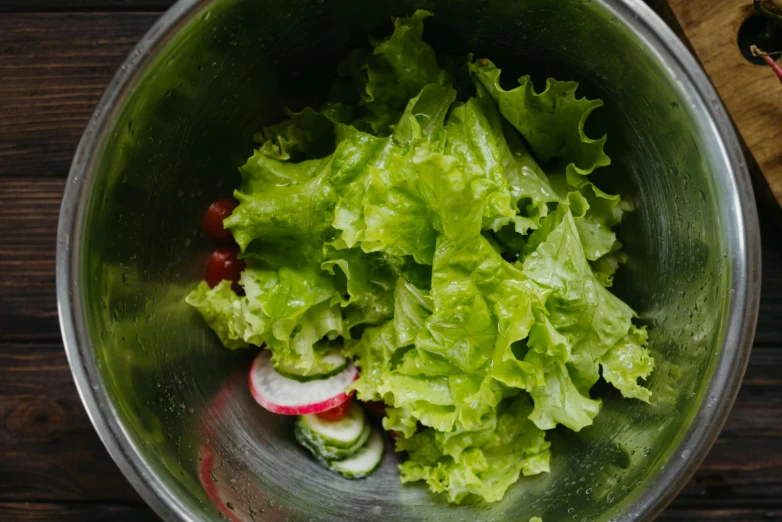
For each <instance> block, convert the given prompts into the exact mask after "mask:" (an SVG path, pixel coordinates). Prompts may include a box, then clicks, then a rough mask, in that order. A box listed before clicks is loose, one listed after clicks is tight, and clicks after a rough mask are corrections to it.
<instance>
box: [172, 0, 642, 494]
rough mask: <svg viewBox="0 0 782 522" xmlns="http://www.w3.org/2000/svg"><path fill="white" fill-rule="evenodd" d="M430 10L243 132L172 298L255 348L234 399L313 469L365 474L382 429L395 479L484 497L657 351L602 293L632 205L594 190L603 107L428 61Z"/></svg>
mask: <svg viewBox="0 0 782 522" xmlns="http://www.w3.org/2000/svg"><path fill="white" fill-rule="evenodd" d="M430 16H432V15H431V13H429V12H427V11H420V10H419V11H416V12H415V13H413V15H412V16H410V17H409V18H398V19H396V20H394V31H393V33H392V34H391V35H390V36H389V37H387V38H386V39H384V40H375V39H373V40H372V46H371V47H367V48H362V49H357V50H355V51H352V52H350V53H349V54H348V55H347V56H346V57H345V59H344V60H343V61H342V62H341V63H340V64H339V67H338V70H337V77H336V79H335V80H334V83H333V87H332V89H331V93H330V95H329V97H328V100H327V101H326V102H325V103H323V104H322V105H320V107H318V108H312V107H308V108H305V109H304V110H302V111H300V112H293V111H286V116H287V119H285V120H284V121H281V122H280V123H277V124H276V125H272V126H270V127H266V128H264V129H262V130H261V131H260V132H259V133H258V134H257V135H256V136H255V138H256V141H257V142H258V143H259V144H260V146H259V148H258V149H257V150H256V151H255V153H254V154H253V156H252V157H251V158H250V159H249V160H248V161H247V163H246V164H245V165H244V166H242V167H241V168H240V172H241V175H242V180H243V181H242V184H241V186H240V187H239V188H238V189H237V190H236V191H235V192H234V197H235V201H234V200H222V201H218V202H216V203H215V204H214V205H212V207H211V208H210V209H209V211H208V212H207V217H206V223H205V228H206V231H207V233H208V234H209V235H210V236H211V237H212V238H213V239H214V240H215V241H217V242H218V243H221V244H224V246H221V247H219V248H218V249H217V250H216V251H215V252H214V254H213V255H212V257H211V259H210V260H209V263H208V266H207V272H206V280H205V281H203V282H201V283H200V284H199V285H198V287H197V288H195V289H194V290H193V291H192V292H191V293H190V294H189V295H188V296H187V302H188V303H189V304H191V305H192V306H193V307H195V308H196V309H197V310H198V311H199V312H200V313H201V315H202V316H203V318H204V320H205V321H206V322H207V323H208V324H209V326H210V327H211V328H212V329H213V330H214V332H215V333H216V334H217V336H218V337H219V338H220V340H221V341H222V343H223V344H224V345H225V346H226V347H227V348H229V349H253V350H258V351H259V354H258V356H257V358H256V359H255V361H254V363H253V364H252V368H251V370H250V376H249V383H250V388H251V392H252V394H253V397H254V398H255V399H256V400H257V402H258V403H259V404H260V405H261V406H262V407H264V408H266V409H267V410H269V411H271V412H274V413H278V414H281V415H292V416H296V418H295V421H294V422H293V430H292V431H293V433H294V435H295V437H296V440H297V441H299V443H300V444H301V445H302V446H303V448H306V450H308V451H309V452H310V453H311V454H312V455H313V456H314V458H315V459H317V461H319V462H320V463H322V465H323V466H325V467H326V468H328V469H330V470H333V471H334V472H335V473H337V474H339V475H342V476H344V477H347V478H360V477H365V476H367V475H368V474H370V473H371V472H372V471H373V470H374V469H375V468H377V466H378V465H379V464H380V462H381V460H382V458H383V453H384V447H385V442H384V440H385V437H386V436H390V437H391V438H393V439H395V449H396V451H397V452H400V453H405V454H406V458H405V459H404V461H403V463H402V464H400V465H399V473H400V478H401V480H402V482H412V481H425V482H426V483H427V484H428V485H429V487H430V489H431V490H432V491H434V492H437V493H442V494H443V495H444V496H445V497H446V498H447V499H448V500H449V501H450V502H456V503H458V502H461V501H463V500H465V499H467V498H471V499H472V500H478V499H483V500H485V501H488V502H495V501H499V500H500V499H502V498H503V496H504V494H505V492H506V490H507V489H508V487H510V486H511V485H512V484H514V483H515V482H516V481H518V480H519V477H520V475H524V476H528V475H535V474H538V473H544V472H547V471H548V470H549V457H550V444H549V442H548V441H547V440H546V431H547V430H551V429H554V428H555V427H557V426H559V425H562V426H564V427H566V428H568V429H571V430H575V431H578V430H581V429H583V428H585V427H587V426H589V425H590V424H592V421H593V419H594V418H595V416H596V415H597V414H598V412H599V411H600V406H601V401H600V400H599V399H595V398H592V397H590V389H591V388H592V386H593V385H594V384H595V383H596V382H597V381H598V380H599V379H601V378H602V379H603V380H605V381H606V382H607V383H610V384H611V385H613V386H614V387H615V388H617V389H618V390H619V391H620V392H621V394H622V395H623V396H625V397H627V398H629V399H638V400H640V401H644V402H649V399H650V396H651V392H650V391H649V390H648V389H647V388H646V387H644V385H643V383H642V382H640V381H641V380H643V379H646V378H647V377H648V376H649V375H650V373H651V372H652V369H653V368H654V362H653V359H652V357H651V356H650V355H649V353H648V351H647V350H646V348H645V345H646V339H647V333H646V330H645V329H644V328H643V327H641V326H637V325H636V324H634V319H635V313H634V312H633V310H632V309H631V308H630V307H629V306H628V305H627V304H625V303H624V302H622V301H621V300H620V299H619V298H617V297H616V296H614V295H613V294H612V293H611V291H610V290H609V288H610V287H611V284H612V280H613V276H614V273H615V271H616V270H617V268H618V267H619V266H620V265H621V264H622V263H623V262H625V260H626V257H625V255H624V254H623V253H622V252H621V244H620V243H619V241H618V240H617V238H616V235H615V233H614V231H613V229H614V228H615V227H616V225H617V224H619V222H620V221H621V220H622V216H623V214H624V213H625V212H627V211H629V210H632V206H631V204H630V202H629V201H627V200H625V199H622V198H621V197H620V196H618V195H613V194H607V193H605V192H603V191H602V190H600V189H599V188H597V187H596V186H595V185H594V184H593V183H591V182H590V181H589V175H590V174H591V173H592V172H593V171H594V170H595V169H596V168H599V167H602V166H605V165H608V164H609V163H610V160H609V158H608V157H607V156H606V154H605V153H604V152H603V146H604V143H605V140H606V138H605V137H603V138H600V139H591V138H589V137H587V135H586V134H585V132H584V124H585V122H586V120H587V117H588V116H589V114H590V113H591V112H592V111H593V110H594V109H595V108H597V107H600V106H601V105H602V102H601V101H600V100H587V99H585V98H578V97H576V88H577V86H578V85H577V84H576V83H575V82H569V81H557V80H553V79H549V80H548V81H547V83H546V85H545V88H544V89H543V90H542V91H540V92H537V91H536V90H535V88H534V87H533V83H532V81H531V79H530V78H529V76H523V77H521V78H519V79H518V81H516V82H512V81H511V80H510V79H509V78H504V77H503V78H502V79H501V73H500V70H499V69H498V68H497V67H496V66H495V65H494V64H493V63H492V62H491V61H489V60H488V59H485V58H479V59H473V57H472V56H467V57H462V58H453V57H448V56H445V55H441V54H438V53H436V52H435V51H434V50H433V49H432V47H431V46H429V45H428V44H427V43H426V42H424V40H423V38H422V36H423V29H424V20H425V19H426V18H428V17H430ZM501 80H502V81H501ZM511 84H513V85H514V86H513V87H512V88H510V89H506V88H505V87H504V86H508V85H511ZM372 416H379V417H380V418H382V428H383V430H381V429H379V427H378V426H379V424H380V422H376V421H371V420H370V418H371V417H372ZM384 432H385V433H384Z"/></svg>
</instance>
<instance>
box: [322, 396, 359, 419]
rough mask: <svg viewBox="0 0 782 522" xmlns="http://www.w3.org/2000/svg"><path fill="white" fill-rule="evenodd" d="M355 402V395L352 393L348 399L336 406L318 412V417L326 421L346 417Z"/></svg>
mask: <svg viewBox="0 0 782 522" xmlns="http://www.w3.org/2000/svg"><path fill="white" fill-rule="evenodd" d="M352 403H353V396H352V395H351V396H350V397H348V400H346V401H345V402H343V403H342V404H340V405H339V406H337V407H336V408H331V409H330V410H326V411H322V412H320V413H318V414H317V415H318V417H320V418H321V419H323V420H325V421H331V422H334V421H338V420H340V419H342V418H344V417H345V415H347V414H348V411H349V410H350V405H351V404H352Z"/></svg>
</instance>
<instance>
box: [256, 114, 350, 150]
mask: <svg viewBox="0 0 782 522" xmlns="http://www.w3.org/2000/svg"><path fill="white" fill-rule="evenodd" d="M285 113H286V115H287V116H288V118H289V119H287V120H284V121H282V122H280V123H277V124H274V125H270V126H268V127H264V128H263V129H262V130H261V131H260V132H258V133H257V134H256V135H255V136H253V139H254V140H255V141H256V142H258V143H261V144H262V145H261V147H260V148H259V149H258V152H259V153H261V154H263V155H265V156H269V157H273V158H275V159H279V160H288V159H291V158H292V157H293V158H294V159H301V158H306V157H314V158H319V157H322V156H325V155H328V154H329V153H330V152H331V151H332V150H333V149H334V144H335V133H337V132H339V131H336V130H335V126H338V125H344V124H347V123H349V122H350V120H351V119H352V115H353V108H352V107H350V106H349V105H346V104H344V103H326V104H324V106H323V107H321V110H320V111H316V110H314V109H312V108H311V107H306V108H305V109H303V110H302V111H300V112H292V111H290V110H288V109H285Z"/></svg>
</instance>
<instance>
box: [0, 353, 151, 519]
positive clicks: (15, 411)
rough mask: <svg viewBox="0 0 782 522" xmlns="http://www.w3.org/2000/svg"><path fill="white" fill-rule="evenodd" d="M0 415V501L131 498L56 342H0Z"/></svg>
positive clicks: (105, 500) (123, 500) (103, 500)
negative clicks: (85, 406) (80, 396)
mask: <svg viewBox="0 0 782 522" xmlns="http://www.w3.org/2000/svg"><path fill="white" fill-rule="evenodd" d="M0 419H3V424H2V425H0V501H23V500H24V501H28V500H41V501H50V500H56V501H63V500H83V501H91V502H126V501H138V500H139V497H138V495H137V494H136V492H135V491H134V490H133V489H132V488H131V487H130V485H129V484H128V482H127V481H126V480H125V478H124V477H123V476H122V474H121V473H120V472H119V470H118V469H117V467H116V466H115V465H114V462H113V461H112V460H111V458H110V457H109V455H108V453H107V452H106V450H105V448H104V447H103V444H102V443H101V442H100V440H99V439H98V436H97V434H96V433H95V430H94V429H93V427H92V424H90V421H89V418H88V417H87V413H86V412H85V411H84V408H83V407H82V404H81V400H80V399H79V396H78V393H77V392H76V386H75V385H74V384H73V380H72V378H71V375H70V369H69V368H68V362H67V360H66V358H65V352H64V351H63V349H62V345H57V344H49V345H40V344H11V345H9V344H5V345H3V344H0ZM2 513H3V512H2V510H1V509H0V520H7V519H6V518H4V517H3V516H2ZM33 520H38V519H33ZM49 520H55V518H50V519H49Z"/></svg>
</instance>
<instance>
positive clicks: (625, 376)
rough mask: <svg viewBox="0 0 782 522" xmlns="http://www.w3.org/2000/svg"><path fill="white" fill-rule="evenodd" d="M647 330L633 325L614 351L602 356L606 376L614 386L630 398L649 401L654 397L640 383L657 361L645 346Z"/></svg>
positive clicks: (649, 373)
mask: <svg viewBox="0 0 782 522" xmlns="http://www.w3.org/2000/svg"><path fill="white" fill-rule="evenodd" d="M646 338H647V334H646V330H645V329H643V328H636V327H632V328H631V329H630V332H629V333H628V334H627V335H626V336H625V337H623V338H622V339H621V340H620V341H619V342H618V343H617V344H616V345H615V346H614V347H613V348H611V350H609V351H608V352H607V353H606V354H605V355H603V357H602V358H601V359H600V365H601V366H602V367H603V378H604V379H605V380H606V382H609V383H611V384H613V385H614V387H615V388H616V389H618V390H619V391H620V392H622V395H624V396H625V397H627V398H634V399H639V400H642V401H644V402H649V399H650V398H651V396H652V392H650V391H649V390H648V389H647V388H644V387H643V386H641V385H640V384H638V379H646V378H647V377H649V375H651V373H652V370H654V360H653V359H652V357H651V356H650V355H649V352H648V351H647V350H646V349H645V348H644V345H645V344H646Z"/></svg>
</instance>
